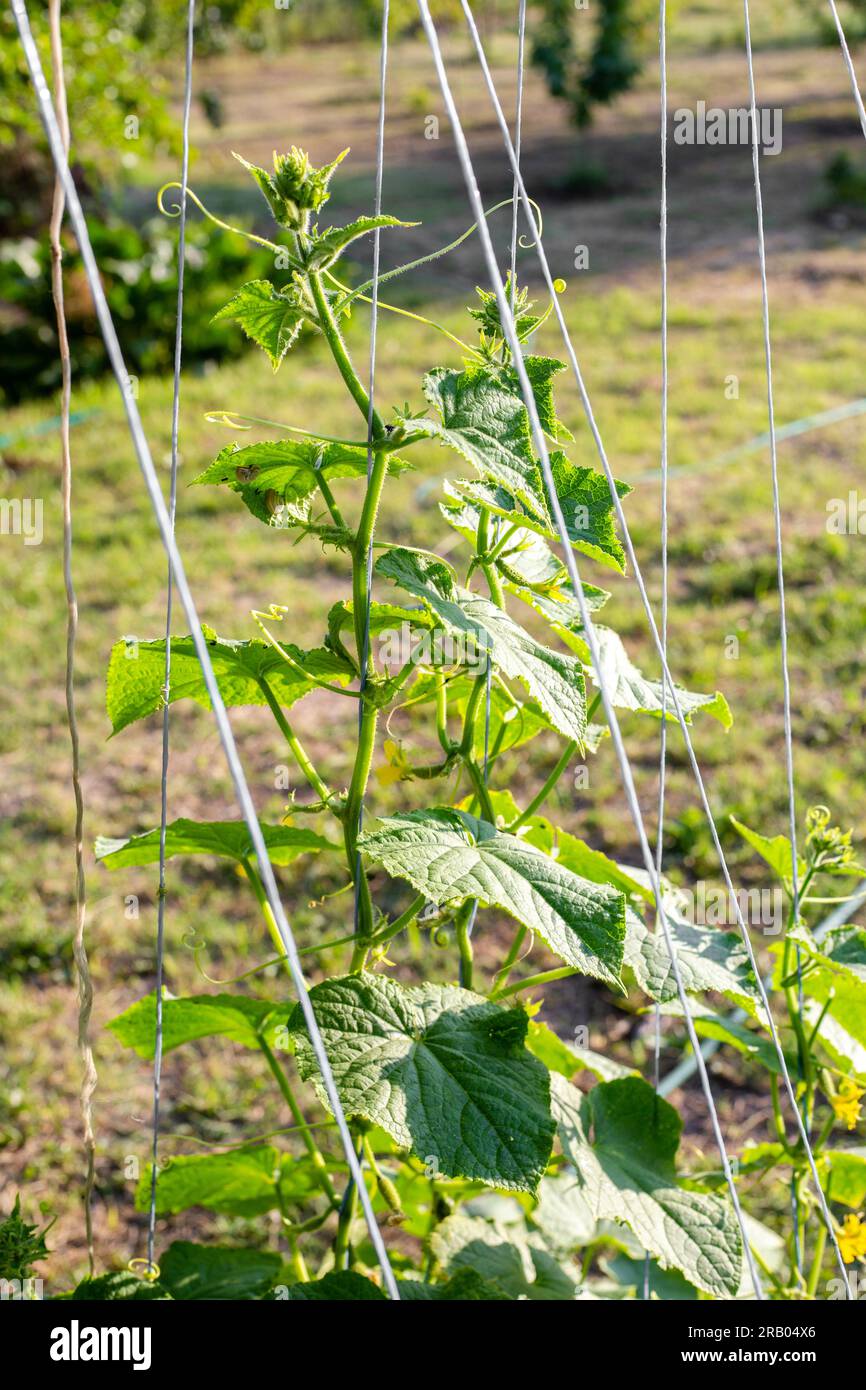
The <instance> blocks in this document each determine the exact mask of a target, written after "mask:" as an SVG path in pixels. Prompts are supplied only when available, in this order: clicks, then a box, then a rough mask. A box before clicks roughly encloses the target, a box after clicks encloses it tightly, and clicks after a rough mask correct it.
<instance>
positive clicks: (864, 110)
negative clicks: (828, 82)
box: [828, 0, 866, 137]
mask: <svg viewBox="0 0 866 1390" xmlns="http://www.w3.org/2000/svg"><path fill="white" fill-rule="evenodd" d="M828 4H829V6H830V13H831V14H832V16H833V19H834V21H835V24H836V32H837V34H838V35H839V43H840V44H841V45H842V57H843V58H844V59H845V66H846V68H847V69H848V76H849V78H850V79H851V90H852V92H853V93H854V101H855V103H856V105H857V115H858V116H859V117H860V128H861V130H862V131H863V135H864V137H866V107H864V105H863V98H862V96H861V95H860V84H859V82H858V81H857V73H856V72H855V71H854V64H853V62H852V60H851V53H850V51H849V48H848V40H847V39H846V38H845V30H844V29H843V28H842V21H841V19H840V18H839V11H838V10H837V9H836V0H828Z"/></svg>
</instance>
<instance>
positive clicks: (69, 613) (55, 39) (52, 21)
mask: <svg viewBox="0 0 866 1390" xmlns="http://www.w3.org/2000/svg"><path fill="white" fill-rule="evenodd" d="M48 24H49V32H50V43H51V72H52V77H53V80H54V101H55V107H56V111H57V120H58V125H59V128H60V131H61V136H62V139H63V148H64V150H65V151H66V153H67V154H68V151H69V113H68V111H67V107H66V80H65V75H64V70H63V38H62V32H61V22H60V0H49V5H48ZM65 202H66V199H65V196H64V192H63V184H62V182H61V180H60V178H59V177H57V178H55V181H54V195H53V198H52V204H51V224H50V230H49V239H50V243H51V296H52V299H53V300H54V310H55V314H56V317H57V343H58V348H59V351H60V371H61V393H60V496H61V506H62V510H63V587H64V589H65V591H66V671H65V685H66V721H67V724H68V727H69V744H70V753H71V763H72V767H71V774H72V778H71V780H72V794H73V798H74V800H75V934H74V937H73V943H72V953H73V956H74V958H75V970H76V974H77V977H78V1050H79V1052H80V1054H81V1061H82V1072H81V1086H80V1088H79V1103H80V1105H81V1119H82V1124H83V1130H84V1135H83V1137H84V1154H85V1175H84V1193H83V1202H84V1227H85V1239H86V1243H87V1259H88V1265H89V1268H90V1273H91V1274H93V1272H94V1268H95V1251H94V1247H93V1189H94V1184H95V1172H96V1140H95V1137H94V1133H93V1093H94V1091H95V1089H96V1081H97V1077H96V1066H95V1064H94V1061H93V1047H92V1045H91V1042H90V1016H91V1012H92V1010H93V982H92V979H91V975H90V963H89V961H88V958H87V945H86V942H85V927H86V923H87V878H86V874H85V869H84V793H83V791H82V787H81V745H80V739H79V733H78V718H77V714H76V708H75V649H76V645H77V641H78V598H77V595H76V591H75V578H74V575H73V572H72V450H71V446H70V442H69V429H70V420H71V411H70V406H71V399H72V359H71V356H70V352H69V334H68V331H67V327H66V305H65V295H64V289H63V242H62V240H61V237H62V231H63V212H64V207H65Z"/></svg>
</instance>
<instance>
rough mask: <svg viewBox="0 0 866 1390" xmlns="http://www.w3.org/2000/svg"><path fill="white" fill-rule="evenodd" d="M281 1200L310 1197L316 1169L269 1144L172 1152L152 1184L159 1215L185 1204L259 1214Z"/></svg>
mask: <svg viewBox="0 0 866 1390" xmlns="http://www.w3.org/2000/svg"><path fill="white" fill-rule="evenodd" d="M150 1174H151V1167H150V1164H148V1165H147V1168H146V1169H145V1171H144V1172H143V1173H142V1175H141V1178H140V1179H139V1183H138V1188H137V1191H136V1194H135V1207H136V1211H147V1210H148V1207H149V1205H150ZM278 1189H279V1194H281V1195H282V1199H283V1202H284V1203H286V1204H291V1203H293V1202H304V1201H308V1200H309V1198H310V1197H311V1196H313V1195H314V1194H315V1193H316V1192H318V1191H319V1187H318V1180H317V1175H316V1170H315V1168H314V1166H313V1164H312V1162H311V1161H310V1160H309V1159H306V1158H304V1159H298V1158H293V1157H292V1156H291V1154H285V1153H280V1152H279V1150H278V1149H275V1148H273V1147H271V1146H270V1145H268V1146H265V1147H262V1148H257V1149H232V1150H229V1151H228V1152H226V1153H214V1154H183V1155H180V1156H179V1157H177V1158H170V1159H169V1160H168V1162H167V1163H166V1164H165V1165H164V1167H162V1168H161V1169H160V1171H159V1176H158V1179H157V1184H156V1213H157V1216H173V1215H175V1214H176V1213H177V1212H179V1211H186V1210H187V1209H188V1208H189V1207H207V1208H208V1209H209V1210H210V1211H220V1212H225V1213H227V1214H229V1215H232V1216H261V1215H262V1213H263V1212H266V1211H274V1210H277V1209H279V1206H280V1196H279V1194H278Z"/></svg>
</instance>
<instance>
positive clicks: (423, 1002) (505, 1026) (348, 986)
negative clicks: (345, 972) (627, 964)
mask: <svg viewBox="0 0 866 1390" xmlns="http://www.w3.org/2000/svg"><path fill="white" fill-rule="evenodd" d="M310 999H311V1001H312V1003H313V1007H314V1009H315V1013H316V1018H317V1020H318V1023H319V1027H320V1028H321V1030H322V1036H323V1039H324V1043H325V1047H326V1048H327V1051H328V1056H329V1058H330V1061H331V1067H332V1068H333V1072H334V1078H335V1080H336V1084H337V1089H338V1091H339V1094H340V1099H341V1100H342V1102H343V1106H344V1108H345V1110H346V1113H347V1114H348V1115H360V1116H362V1117H363V1118H364V1119H367V1120H369V1121H370V1122H371V1123H373V1124H377V1125H380V1126H381V1128H382V1129H384V1130H385V1131H386V1133H388V1134H390V1135H391V1137H392V1138H393V1139H394V1140H395V1141H396V1142H397V1143H398V1144H400V1145H401V1146H403V1147H404V1148H407V1149H411V1150H412V1151H413V1152H414V1153H415V1154H416V1155H417V1156H418V1157H419V1158H420V1159H421V1160H422V1162H425V1163H426V1162H432V1163H434V1164H435V1165H436V1167H437V1168H438V1170H439V1172H441V1173H443V1174H445V1175H446V1176H447V1177H464V1178H477V1179H480V1181H482V1182H485V1183H490V1184H493V1185H494V1186H497V1187H505V1188H514V1189H517V1190H522V1191H529V1192H532V1191H534V1190H535V1188H536V1186H537V1184H538V1181H539V1178H540V1177H541V1175H542V1173H543V1172H544V1169H545V1167H546V1165H547V1161H548V1159H549V1157H550V1148H551V1142H552V1138H553V1124H552V1121H551V1119H550V1114H549V1101H548V1096H549V1086H548V1078H547V1073H546V1071H545V1069H544V1067H543V1066H542V1065H541V1063H540V1062H538V1061H536V1059H535V1058H534V1057H532V1056H530V1054H529V1053H528V1052H527V1051H526V1048H525V1047H524V1046H523V1040H524V1037H525V1034H526V1023H527V1019H526V1015H525V1014H524V1013H523V1011H522V1010H521V1009H501V1008H499V1007H498V1006H497V1005H496V1004H491V1003H489V1002H488V1001H487V1000H485V999H482V998H481V997H480V996H479V995H477V994H472V993H471V992H470V991H468V990H462V989H457V988H455V987H453V986H443V985H432V984H426V985H410V986H407V985H399V984H397V983H396V982H395V981H393V980H389V979H388V978H387V977H385V976H381V975H370V974H364V975H351V976H347V977H346V978H344V979H336V980H326V981H324V982H323V983H322V984H320V985H316V987H315V988H314V989H313V990H311V992H310ZM289 1026H290V1029H291V1030H292V1031H293V1032H294V1033H295V1034H296V1036H297V1059H298V1068H299V1071H300V1073H301V1076H302V1078H303V1079H304V1080H312V1081H313V1082H314V1084H315V1085H316V1088H317V1090H318V1092H319V1095H320V1097H321V1099H322V1101H323V1103H326V1096H325V1093H324V1089H323V1087H322V1084H321V1078H320V1076H319V1070H318V1065H317V1063H316V1059H315V1054H314V1053H313V1049H312V1046H311V1044H310V1042H309V1038H308V1036H307V1032H306V1026H305V1024H304V1021H303V1016H302V1014H301V1011H300V1008H299V1007H296V1009H295V1012H294V1014H293V1015H292V1018H291V1021H290V1025H289Z"/></svg>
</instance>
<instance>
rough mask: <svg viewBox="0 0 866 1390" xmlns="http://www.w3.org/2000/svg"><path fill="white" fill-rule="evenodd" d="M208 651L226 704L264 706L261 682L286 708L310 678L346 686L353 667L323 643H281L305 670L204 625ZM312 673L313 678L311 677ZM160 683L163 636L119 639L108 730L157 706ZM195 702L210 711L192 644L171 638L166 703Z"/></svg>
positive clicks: (311, 685)
mask: <svg viewBox="0 0 866 1390" xmlns="http://www.w3.org/2000/svg"><path fill="white" fill-rule="evenodd" d="M204 631H205V637H206V639H207V645H208V650H209V652H210V657H211V661H212V662H213V667H214V672H215V673H216V678H217V683H218V684H219V688H220V694H221V695H222V697H223V699H224V700H225V702H226V704H227V705H264V704H267V700H266V699H265V695H264V692H263V690H262V686H261V682H262V680H266V681H267V683H268V685H269V686H270V688H271V690H272V691H273V693H274V696H275V698H276V700H277V702H278V703H279V704H280V705H282V706H284V707H285V708H288V707H289V706H290V705H293V704H294V703H295V701H296V700H300V699H301V697H302V696H304V695H306V694H308V693H309V691H311V690H313V689H315V687H316V680H320V681H321V680H325V681H330V682H336V683H338V684H346V682H348V681H349V680H351V679H352V676H353V674H354V673H353V671H352V668H351V667H350V665H349V664H348V662H347V661H345V660H344V659H343V658H342V657H340V656H338V655H336V653H334V652H332V651H329V650H328V649H327V647H316V648H314V649H313V650H312V651H307V652H305V651H301V650H300V648H298V647H295V646H293V645H292V643H290V642H286V643H285V644H284V645H285V648H286V651H287V652H288V653H289V654H290V656H291V657H292V659H293V660H294V661H296V662H297V663H298V664H299V665H300V666H301V667H302V668H303V671H304V672H305V673H306V674H302V673H301V672H300V671H298V670H296V669H295V668H294V667H293V666H289V665H288V664H287V662H285V661H284V660H283V658H282V657H281V656H280V654H279V652H277V651H275V650H274V648H273V647H272V646H271V645H270V644H269V643H268V642H264V641H256V640H253V641H251V642H237V641H233V640H231V639H230V638H227V637H217V635H216V633H214V632H211V631H210V629H204ZM314 677H315V679H313V678H314ZM164 682H165V639H164V638H157V639H155V640H153V641H139V640H138V639H137V638H135V637H124V638H122V639H121V641H119V642H115V644H114V646H113V647H112V649H111V660H110V662H109V665H108V677H107V682H106V700H107V707H108V717H109V719H110V720H111V725H112V731H113V732H114V733H118V732H119V731H120V730H121V729H125V728H126V726H127V725H128V724H132V723H134V722H135V720H136V719H144V718H145V717H146V716H147V715H149V714H153V713H155V711H157V710H160V709H162V706H163V703H164V697H163V685H164ZM186 699H190V700H195V702H196V704H199V705H203V706H204V708H205V709H210V697H209V695H208V693H207V688H206V686H205V683H204V677H203V675H202V671H201V666H200V665H199V660H198V656H197V654H196V650H195V645H194V643H193V640H192V638H191V637H173V638H172V640H171V690H170V695H169V701H170V703H171V704H174V703H175V701H176V700H186Z"/></svg>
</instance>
